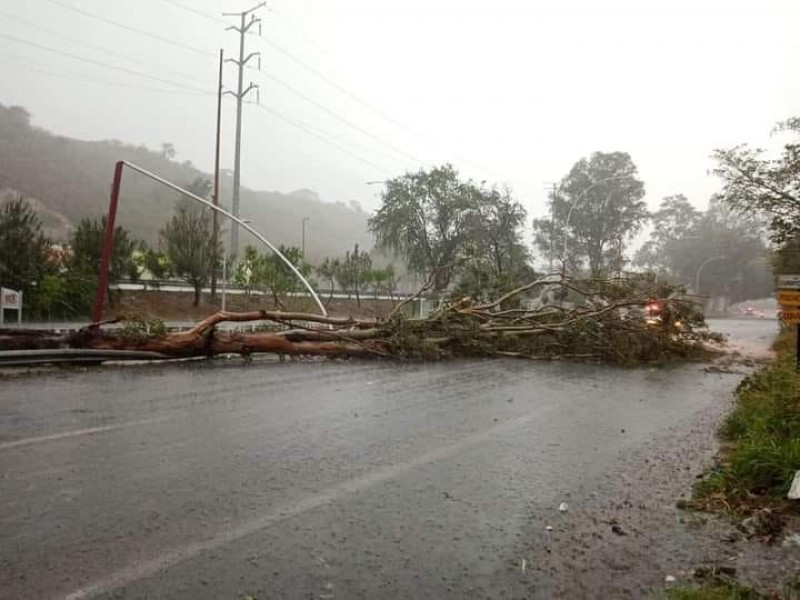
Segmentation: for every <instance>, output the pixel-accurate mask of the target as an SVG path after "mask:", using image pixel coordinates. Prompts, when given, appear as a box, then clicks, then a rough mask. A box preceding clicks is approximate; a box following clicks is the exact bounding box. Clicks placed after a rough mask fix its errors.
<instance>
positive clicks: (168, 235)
mask: <svg viewBox="0 0 800 600" xmlns="http://www.w3.org/2000/svg"><path fill="white" fill-rule="evenodd" d="M161 241H162V243H163V245H164V250H165V254H166V255H167V257H168V258H169V264H170V265H171V266H172V270H173V271H174V273H175V275H177V276H178V277H180V278H182V279H184V280H185V281H186V282H188V283H190V284H191V285H192V286H193V287H194V305H195V306H197V305H198V304H199V303H200V293H201V291H202V289H203V286H205V285H206V284H207V283H208V281H209V279H210V278H211V273H212V270H213V269H216V268H218V265H219V264H220V261H221V260H222V247H221V245H220V244H217V246H216V247H214V241H213V235H212V222H211V214H210V212H209V211H208V210H205V209H203V208H202V207H200V206H190V205H189V204H188V203H186V202H180V203H178V206H177V210H176V213H175V214H174V215H173V217H172V219H171V220H170V222H169V223H167V225H166V226H165V227H164V229H162V230H161Z"/></svg>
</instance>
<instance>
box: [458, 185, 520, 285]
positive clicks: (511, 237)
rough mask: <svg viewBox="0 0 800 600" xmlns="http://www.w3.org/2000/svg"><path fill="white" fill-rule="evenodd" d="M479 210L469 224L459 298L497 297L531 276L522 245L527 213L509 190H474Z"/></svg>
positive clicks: (459, 282) (460, 274)
mask: <svg viewBox="0 0 800 600" xmlns="http://www.w3.org/2000/svg"><path fill="white" fill-rule="evenodd" d="M477 197H478V208H477V210H476V211H475V213H474V215H473V219H472V221H471V223H470V240H471V243H470V245H469V248H468V251H467V253H466V257H465V258H464V260H463V261H462V265H461V267H462V268H461V269H460V272H459V279H458V285H457V286H456V289H455V292H456V293H457V294H458V295H464V294H468V295H470V296H472V297H474V298H483V299H485V298H489V297H497V296H498V295H499V294H500V293H502V292H504V291H509V290H510V289H511V288H514V287H517V286H519V285H521V284H522V283H525V282H527V281H529V280H530V279H531V278H532V277H533V269H532V268H531V266H530V252H529V251H528V248H527V247H526V246H525V244H523V243H522V227H523V225H524V223H525V219H526V218H527V214H526V212H525V209H524V208H523V207H522V205H521V204H520V203H519V202H517V201H515V200H514V199H513V198H512V196H511V193H510V191H509V190H504V191H503V192H500V191H498V190H497V189H484V188H479V189H478V190H477Z"/></svg>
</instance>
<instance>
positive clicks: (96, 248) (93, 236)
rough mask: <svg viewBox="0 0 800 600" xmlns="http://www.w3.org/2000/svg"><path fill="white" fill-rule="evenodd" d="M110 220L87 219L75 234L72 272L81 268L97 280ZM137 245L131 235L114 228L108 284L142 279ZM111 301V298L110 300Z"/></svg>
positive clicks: (122, 228) (102, 218) (79, 225)
mask: <svg viewBox="0 0 800 600" xmlns="http://www.w3.org/2000/svg"><path fill="white" fill-rule="evenodd" d="M106 223H108V220H107V217H106V216H105V215H103V217H101V218H100V219H83V220H81V222H80V223H79V224H78V227H77V228H76V229H75V232H74V233H73V234H72V241H71V243H70V245H71V248H72V259H71V261H70V262H71V266H72V268H77V269H79V270H80V271H81V272H83V273H84V275H85V276H87V277H95V278H96V277H97V274H98V273H99V272H100V260H101V257H102V255H103V243H104V238H105V233H106ZM136 247H137V242H136V240H135V239H134V238H133V236H132V235H131V234H130V232H129V231H128V230H127V229H125V228H124V227H122V226H121V225H117V226H116V227H115V228H114V243H113V245H112V247H111V261H110V262H109V265H108V282H109V283H115V282H117V281H119V280H120V279H125V278H129V279H138V276H139V269H138V267H137V265H136V261H135V260H134V257H133V252H134V250H135V249H136ZM109 299H111V296H109Z"/></svg>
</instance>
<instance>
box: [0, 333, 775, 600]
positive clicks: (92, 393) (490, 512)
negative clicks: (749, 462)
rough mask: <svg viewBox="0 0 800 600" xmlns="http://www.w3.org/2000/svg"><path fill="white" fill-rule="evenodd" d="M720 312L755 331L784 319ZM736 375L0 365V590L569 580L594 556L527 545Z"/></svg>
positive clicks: (92, 592)
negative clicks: (541, 565) (532, 561)
mask: <svg viewBox="0 0 800 600" xmlns="http://www.w3.org/2000/svg"><path fill="white" fill-rule="evenodd" d="M715 325H717V326H718V327H719V328H720V329H722V330H728V332H729V333H731V334H732V335H733V337H734V338H735V339H740V340H747V343H748V344H751V345H754V346H758V345H761V346H764V345H766V344H768V343H769V341H770V339H771V337H772V335H773V334H774V332H775V330H776V323H775V321H756V320H753V321H726V322H718V323H715ZM740 378H741V375H737V374H727V375H726V374H714V375H709V374H707V373H704V372H703V368H702V366H698V365H690V366H683V367H680V368H674V369H669V370H656V369H636V370H620V369H614V368H608V367H600V366H592V365H576V364H557V363H555V364H545V363H541V364H531V363H526V362H518V361H497V360H492V361H488V360H487V361H469V362H465V361H460V362H451V363H442V364H427V365H396V364H381V363H337V362H303V363H299V362H298V363H291V364H276V363H266V362H255V363H253V364H249V365H243V364H242V363H240V362H231V363H224V362H214V363H187V364H180V365H170V366H157V367H135V368H134V367H125V368H101V369H90V370H78V371H64V372H58V373H52V374H46V375H43V376H36V377H23V378H16V379H8V380H5V381H2V380H0V597H2V598H25V599H31V598H71V599H77V598H95V597H98V598H192V599H196V598H214V599H216V598H230V599H242V598H246V597H247V596H251V597H254V598H258V600H264V599H265V598H320V599H332V598H342V599H345V598H445V597H452V598H506V597H542V598H544V597H552V596H553V595H554V594H555V595H558V594H557V591H554V590H559V589H561V590H562V593H564V594H567V593H566V592H563V590H564V589H568V587H569V582H570V581H573V580H577V579H580V578H581V577H591V574H592V566H591V563H589V566H588V567H587V563H586V562H585V558H584V559H582V560H584V562H583V563H582V566H580V568H579V565H578V563H575V564H571V563H570V561H569V560H563V561H558V562H557V566H556V567H554V570H553V571H552V572H551V571H544V570H541V571H536V570H534V569H527V568H526V565H527V564H528V563H527V562H526V563H525V564H522V563H521V562H520V556H533V557H535V556H536V552H535V550H534V547H536V548H539V551H541V552H545V551H546V552H547V554H551V550H550V547H549V546H548V544H549V542H548V541H547V540H548V539H549V537H550V536H552V535H554V533H557V531H556V532H553V533H551V532H548V531H546V529H545V528H546V526H548V525H554V526H556V529H558V528H559V527H560V524H562V523H567V522H568V521H567V519H569V518H570V516H571V515H576V516H575V519H578V516H577V515H578V514H580V510H581V505H583V504H587V503H589V502H590V501H591V502H593V503H595V504H603V503H608V502H613V501H616V494H618V493H619V492H618V490H615V488H614V487H613V486H611V487H609V485H608V480H609V477H610V476H609V474H612V473H617V472H619V471H620V469H622V468H623V467H622V466H623V465H624V464H625V461H630V460H631V456H634V455H638V456H641V455H647V453H648V452H650V450H649V448H650V445H653V444H655V443H656V441H658V443H659V444H661V445H662V446H663V445H666V446H667V447H677V446H679V445H680V444H681V443H682V440H684V439H687V440H688V439H689V438H688V437H686V436H689V430H690V429H691V428H692V426H693V422H694V420H695V417H696V415H699V414H701V413H707V412H708V411H709V410H711V409H714V410H719V409H720V407H722V406H724V405H725V404H726V403H727V402H728V399H729V394H730V392H731V391H732V389H733V388H734V387H735V385H736V383H737V382H738V380H739V379H740ZM705 429H708V427H705ZM687 443H688V442H687ZM706 451H707V450H706ZM637 460H639V459H637ZM639 464H641V461H640V460H639ZM667 479H671V478H669V477H668V478H667ZM665 493H666V492H665ZM565 500H567V501H568V502H569V505H570V510H569V511H568V512H566V513H559V511H558V506H559V503H560V502H562V501H565ZM670 503H673V504H674V499H672V498H662V499H659V500H658V502H657V505H659V506H660V505H663V504H670ZM591 518H592V519H594V521H597V517H591ZM668 518H669V519H671V518H672V517H669V516H668ZM565 543H566V542H565ZM526 553H527V554H526ZM542 556H545V555H544V554H542ZM576 556H577V555H576ZM576 560H577V559H576ZM635 560H646V557H644V556H640V557H639V559H635ZM540 562H541V561H540ZM558 565H560V566H558ZM573 568H574V569H575V572H574V573H571V572H570V569H573ZM596 568H597V569H601V568H602V569H605V568H606V567H601V566H599V565H598V566H597V567H596ZM559 569H560V572H558V573H557V572H556V571H559ZM548 577H549V578H560V580H561V581H562V582H564V581H566V582H567V583H566V584H562V587H560V588H559V587H553V585H550V584H549V583H548V580H547V578H548ZM654 577H657V578H658V580H660V579H661V578H662V577H663V576H662V575H661V574H658V573H656V574H655V575H654ZM553 581H555V579H553ZM563 585H567V588H564V587H563ZM575 589H578V590H582V591H580V592H575V593H574V594H569V596H571V597H602V595H600V596H594V595H593V594H591V593H587V592H586V587H585V585H583V586H580V585H579V586H578V587H577V588H575ZM634 596H636V594H634ZM563 597H567V595H564V596H563Z"/></svg>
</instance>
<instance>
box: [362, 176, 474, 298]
mask: <svg viewBox="0 0 800 600" xmlns="http://www.w3.org/2000/svg"><path fill="white" fill-rule="evenodd" d="M381 201H382V202H381V207H380V208H379V209H378V211H377V212H376V213H375V214H374V215H373V216H372V217H371V218H370V220H369V228H370V230H371V231H372V233H373V234H374V235H375V237H376V240H377V245H378V247H379V248H382V249H389V250H392V251H394V252H395V253H396V254H397V255H399V256H401V257H402V258H404V259H405V261H406V263H407V264H408V267H409V268H410V269H411V270H412V271H415V272H417V273H420V274H422V275H425V276H427V277H429V278H430V280H431V281H432V287H433V289H434V291H436V292H441V291H443V290H445V289H446V288H447V286H448V285H449V284H450V281H451V280H452V278H453V275H454V274H455V272H456V269H457V266H458V263H459V261H460V260H461V259H462V258H463V256H464V251H465V249H466V247H467V244H468V241H469V235H470V229H469V225H470V221H471V220H472V218H473V215H474V213H475V212H476V211H477V208H478V203H477V194H476V188H475V186H474V185H472V184H471V183H469V182H463V181H461V180H459V178H458V172H457V171H456V170H455V169H454V168H453V167H452V166H451V165H444V166H441V167H434V168H432V169H429V170H427V171H426V170H420V171H418V172H416V173H406V174H405V175H402V176H401V177H397V178H395V179H391V180H389V181H387V182H386V189H385V190H384V192H383V195H382V198H381Z"/></svg>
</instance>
